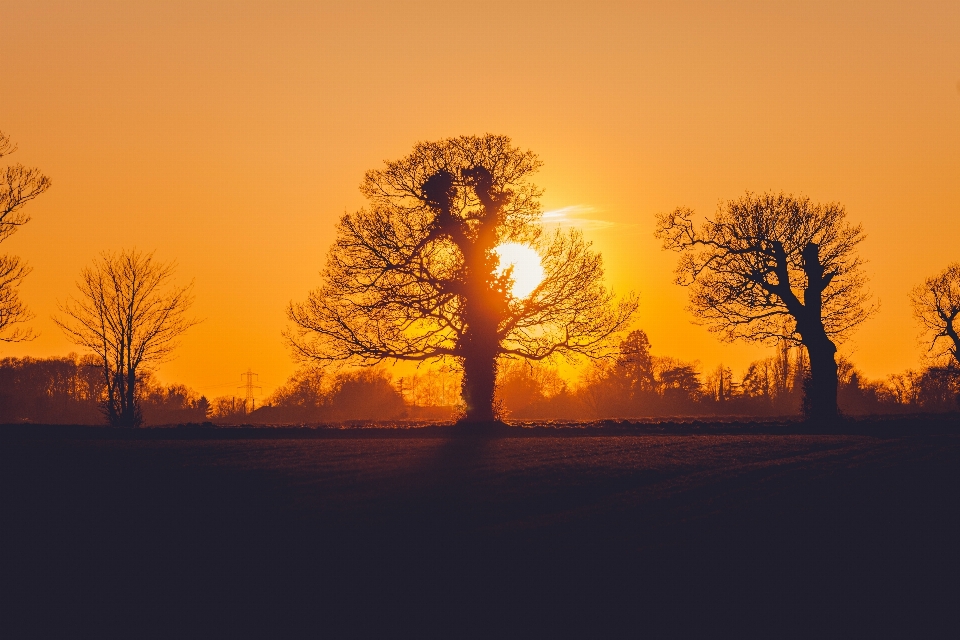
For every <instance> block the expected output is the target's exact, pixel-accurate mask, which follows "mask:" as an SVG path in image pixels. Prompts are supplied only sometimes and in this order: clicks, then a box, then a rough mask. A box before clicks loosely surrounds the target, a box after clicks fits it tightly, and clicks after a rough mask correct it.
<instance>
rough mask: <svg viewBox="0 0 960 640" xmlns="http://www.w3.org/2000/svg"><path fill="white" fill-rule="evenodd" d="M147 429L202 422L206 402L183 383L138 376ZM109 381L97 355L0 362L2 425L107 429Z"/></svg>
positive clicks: (4, 360) (71, 355) (141, 404)
mask: <svg viewBox="0 0 960 640" xmlns="http://www.w3.org/2000/svg"><path fill="white" fill-rule="evenodd" d="M138 387H139V390H140V398H139V400H140V410H141V411H142V413H143V420H144V423H145V424H178V423H187V422H203V421H204V420H206V419H207V415H208V414H209V413H210V405H209V403H208V402H207V399H206V398H204V397H203V396H199V395H197V394H196V393H195V392H194V391H192V390H191V389H189V388H188V387H186V386H184V385H182V384H173V385H167V386H164V385H161V384H159V383H158V382H157V381H156V380H155V379H154V378H152V377H151V376H150V375H149V374H147V375H142V376H140V378H139V380H138ZM105 401H106V382H105V380H104V375H103V366H102V364H100V363H99V362H98V361H97V359H96V357H95V356H92V355H87V356H77V355H75V354H70V355H68V356H66V357H62V358H4V359H3V360H0V423H5V424H13V423H20V422H34V423H40V424H103V423H104V421H105V413H104V412H105Z"/></svg>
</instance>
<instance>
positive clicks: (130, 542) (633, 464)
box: [0, 427, 960, 563]
mask: <svg viewBox="0 0 960 640" xmlns="http://www.w3.org/2000/svg"><path fill="white" fill-rule="evenodd" d="M29 429H30V428H27V427H8V428H5V430H3V431H2V434H0V439H2V442H0V474H2V478H0V501H2V509H3V513H4V516H5V520H6V525H5V532H4V537H5V540H6V544H5V545H4V546H3V554H4V559H5V560H18V561H24V560H29V559H31V558H33V559H37V560H43V561H51V560H55V559H63V560H70V559H77V558H84V559H87V560H96V559H101V560H104V561H106V560H116V559H123V558H130V559H144V558H147V559H152V560H160V561H163V560H166V559H170V560H176V561H184V560H190V559H197V560H210V559H216V558H223V559H230V558H237V557H244V558H257V559H262V560H272V559H275V560H284V559H291V558H297V559H315V560H325V561H345V562H350V561H358V560H364V561H370V560H378V559H384V560H389V559H394V560H395V559H397V558H403V559H407V560H410V559H419V560H424V561H434V560H443V559H445V558H446V559H455V560H458V561H460V560H464V559H474V560H477V561H486V560H497V561H504V560H505V559H509V558H516V559H525V560H529V559H543V560H551V561H552V560H560V561H578V560H583V561H592V560H602V559H618V560H631V559H632V560H644V561H647V560H649V561H672V560H680V559H682V560H684V561H697V560H698V559H702V560H714V561H715V560H717V559H724V560H729V561H734V562H753V561H768V560H769V561H800V562H802V561H805V560H810V561H816V562H828V563H829V562H849V561H868V562H870V561H879V560H891V561H893V560H895V561H898V562H943V561H950V562H955V561H957V560H958V556H960V554H958V547H957V545H956V541H957V540H958V539H960V537H958V534H960V517H958V509H957V505H958V504H960V482H958V480H960V435H949V434H944V433H939V434H931V433H927V434H925V435H924V434H919V435H899V436H896V435H890V434H886V435H884V436H882V437H881V436H878V435H869V434H862V433H861V434H858V435H843V434H832V435H802V434H796V433H794V434H787V435H774V434H770V433H746V434H734V435H730V434H727V435H724V434H722V433H721V434H712V435H710V434H700V435H655V434H654V435H650V434H648V435H606V436H604V435H593V436H584V437H549V435H541V436H540V437H500V438H446V437H437V436H436V434H435V433H434V434H433V435H432V436H431V437H417V435H418V434H417V432H407V433H405V434H403V437H398V434H397V433H396V432H394V433H390V432H388V431H384V432H366V433H362V434H361V433H359V432H350V433H341V434H339V435H338V436H337V437H320V438H317V437H307V438H304V437H297V438H294V437H292V436H291V433H284V432H282V431H281V432H275V433H273V434H271V433H267V432H264V431H256V433H255V435H256V437H253V436H250V437H245V436H243V435H242V433H241V434H240V436H238V432H228V430H220V431H216V432H213V431H207V432H204V435H202V436H201V437H190V438H184V437H183V434H182V432H181V433H179V434H178V432H177V430H175V429H169V430H159V429H158V430H153V431H152V433H150V434H147V435H143V434H141V435H140V436H138V438H137V439H133V438H129V437H120V436H123V434H120V435H119V436H118V435H117V434H115V433H114V434H113V435H111V432H108V431H107V430H103V431H97V430H96V429H93V430H91V429H86V430H82V429H81V430H76V431H74V432H71V431H70V429H69V428H67V429H60V430H59V431H56V430H48V432H46V435H44V431H43V429H44V428H42V427H37V428H36V431H30V430H29ZM720 430H721V431H722V429H720ZM727 430H728V431H730V430H734V431H735V429H734V428H733V427H727ZM941 431H942V430H941ZM250 433H253V432H250ZM424 433H427V432H424ZM611 433H613V431H612V430H611ZM91 434H93V435H91ZM101 434H102V435H101ZM218 434H220V435H218ZM525 435H527V436H529V435H530V432H529V431H527V432H525ZM568 435H569V434H568ZM361 436H362V437H361Z"/></svg>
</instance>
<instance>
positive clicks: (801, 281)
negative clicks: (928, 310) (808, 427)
mask: <svg viewBox="0 0 960 640" xmlns="http://www.w3.org/2000/svg"><path fill="white" fill-rule="evenodd" d="M692 217H693V212H692V211H691V210H689V209H684V208H680V209H677V210H675V211H673V212H671V213H666V214H663V215H660V216H658V217H657V230H656V235H657V237H658V238H660V239H661V240H663V246H664V248H665V249H671V250H674V251H678V252H680V253H681V254H682V257H681V260H680V263H679V265H678V266H677V282H678V284H682V285H687V286H689V287H690V288H691V291H690V310H691V311H692V312H693V314H694V315H695V316H696V317H697V319H698V320H699V321H700V322H702V323H703V324H705V325H706V326H707V327H708V328H709V329H710V330H711V331H715V332H718V333H720V335H721V337H722V338H723V339H725V340H735V339H745V340H751V341H759V342H768V343H769V342H774V341H776V340H778V339H786V340H788V341H791V342H794V343H800V344H803V345H804V346H805V347H806V349H807V352H808V354H809V356H810V383H809V389H808V393H807V405H806V406H808V408H809V414H810V415H809V417H815V418H826V419H830V418H834V417H836V416H837V415H838V409H837V384H838V379H837V363H836V358H835V354H836V351H837V348H836V345H835V343H834V341H835V340H838V339H842V338H843V337H845V336H846V335H847V334H848V333H849V332H850V331H851V330H852V329H853V328H854V327H856V326H857V325H859V324H860V323H862V322H863V321H864V320H866V319H867V317H869V316H870V315H871V313H872V312H873V310H874V308H873V307H871V306H870V305H869V304H868V297H869V294H868V292H867V291H866V286H865V285H866V277H865V276H864V274H863V269H862V266H863V261H862V260H861V259H860V258H859V257H858V256H857V255H856V248H857V245H859V244H860V242H862V241H863V239H864V235H863V230H862V228H861V226H860V225H851V224H849V223H848V222H846V212H845V211H844V209H843V207H842V206H840V205H839V204H826V205H822V204H814V203H812V202H810V200H809V198H805V197H798V198H795V197H793V196H790V195H785V194H782V193H781V194H771V193H767V194H763V195H753V194H750V193H747V194H746V195H745V196H743V197H742V198H740V199H738V200H731V201H729V202H727V203H726V205H725V206H722V207H721V208H720V209H719V210H718V212H717V216H716V218H715V219H714V220H706V221H704V223H703V224H702V225H701V226H700V228H699V229H696V228H695V227H694V223H693V220H692Z"/></svg>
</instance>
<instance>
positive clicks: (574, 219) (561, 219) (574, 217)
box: [541, 204, 618, 231]
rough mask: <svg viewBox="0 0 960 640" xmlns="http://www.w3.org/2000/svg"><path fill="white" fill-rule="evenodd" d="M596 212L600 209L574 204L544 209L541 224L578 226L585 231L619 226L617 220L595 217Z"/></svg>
mask: <svg viewBox="0 0 960 640" xmlns="http://www.w3.org/2000/svg"><path fill="white" fill-rule="evenodd" d="M596 213H598V210H597V209H596V208H595V207H591V206H588V205H582V204H574V205H570V206H569V207H561V208H559V209H551V210H550V211H544V212H543V218H542V219H541V224H543V225H544V226H553V225H556V226H558V227H577V228H578V229H583V230H585V231H586V230H590V231H593V230H597V229H609V228H610V227H613V226H618V223H616V222H611V221H610V220H603V219H601V218H597V217H595V216H594V214H596Z"/></svg>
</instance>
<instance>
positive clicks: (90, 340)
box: [53, 250, 197, 427]
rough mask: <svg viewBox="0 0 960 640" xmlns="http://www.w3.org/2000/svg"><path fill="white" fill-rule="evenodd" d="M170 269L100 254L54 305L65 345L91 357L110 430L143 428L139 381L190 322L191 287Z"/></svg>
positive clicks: (126, 254)
mask: <svg viewBox="0 0 960 640" xmlns="http://www.w3.org/2000/svg"><path fill="white" fill-rule="evenodd" d="M175 270H176V265H175V264H174V263H173V262H170V263H162V262H157V261H155V260H154V258H153V254H152V253H147V254H144V253H141V252H139V251H136V250H129V251H121V252H119V253H109V252H104V253H102V254H101V255H100V258H99V259H97V260H94V262H93V265H92V266H90V267H86V268H84V269H83V270H82V271H81V272H80V281H79V282H77V289H79V296H78V297H77V298H75V299H74V298H70V299H68V300H67V302H66V303H64V304H62V305H60V311H61V313H62V314H63V317H56V318H54V319H53V320H54V322H56V323H57V325H58V326H59V327H60V328H61V329H62V330H63V332H64V333H65V334H66V336H67V338H68V339H69V340H70V341H71V342H73V343H74V344H78V345H81V346H83V347H86V348H88V349H90V350H91V351H93V352H94V353H95V354H96V356H97V360H98V361H99V363H100V366H101V368H102V371H103V376H104V380H105V382H106V396H107V398H106V402H105V404H104V413H105V414H106V417H107V420H108V421H109V423H110V424H111V425H114V426H122V427H136V426H140V425H141V424H142V423H143V416H142V414H141V411H140V394H139V393H138V387H139V385H140V384H141V382H142V377H143V374H145V373H146V372H147V371H148V370H149V368H150V367H151V366H155V365H157V364H159V363H161V362H163V361H165V360H166V359H168V358H169V356H170V355H171V354H172V352H173V350H174V349H175V348H176V347H177V345H178V338H179V337H180V336H181V335H182V334H183V332H184V331H186V330H187V329H189V328H190V327H192V326H193V325H195V324H196V323H197V320H193V319H190V318H188V317H187V315H186V313H187V310H188V309H189V307H190V305H191V304H192V303H193V296H192V289H193V285H192V284H190V285H187V286H176V285H174V284H173V283H172V280H173V276H174V272H175Z"/></svg>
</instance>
